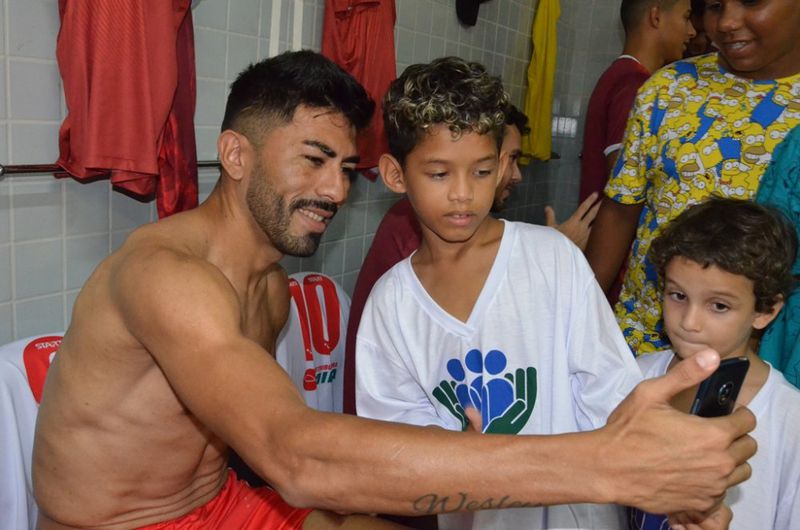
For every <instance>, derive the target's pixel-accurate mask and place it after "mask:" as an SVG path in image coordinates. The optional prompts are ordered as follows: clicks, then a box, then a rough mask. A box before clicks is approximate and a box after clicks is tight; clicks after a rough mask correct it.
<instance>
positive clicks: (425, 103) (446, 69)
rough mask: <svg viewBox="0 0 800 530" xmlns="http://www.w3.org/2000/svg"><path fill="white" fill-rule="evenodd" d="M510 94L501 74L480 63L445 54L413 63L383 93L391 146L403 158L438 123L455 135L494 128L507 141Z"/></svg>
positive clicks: (491, 131)
mask: <svg viewBox="0 0 800 530" xmlns="http://www.w3.org/2000/svg"><path fill="white" fill-rule="evenodd" d="M507 106H508V95H507V94H506V93H505V91H504V90H503V85H502V83H501V81H500V78H498V77H494V76H492V75H490V74H489V73H488V72H487V71H486V68H484V67H483V65H481V64H479V63H474V62H467V61H465V60H463V59H460V58H458V57H442V58H440V59H435V60H433V61H431V62H430V63H427V64H413V65H411V66H409V67H408V68H406V69H405V71H404V72H403V73H402V74H401V75H400V77H398V78H397V79H395V80H394V81H393V82H392V84H391V85H390V86H389V90H388V91H387V92H386V96H384V98H383V117H384V127H385V129H386V135H387V138H388V140H389V151H390V152H391V154H392V156H394V157H395V158H396V159H397V160H398V161H399V162H400V163H401V164H405V159H406V156H407V155H408V153H410V152H411V150H412V149H414V147H415V146H416V145H417V143H418V142H419V141H420V139H421V138H422V135H424V134H427V131H428V130H429V129H430V128H431V127H433V126H435V125H439V124H444V125H447V127H448V128H449V129H450V131H451V132H452V134H453V135H454V137H458V136H460V135H462V134H464V133H466V132H476V133H478V134H492V135H493V136H494V137H495V140H496V141H497V146H498V149H499V147H500V144H501V143H502V141H503V132H504V125H505V112H504V110H505V109H506V108H507Z"/></svg>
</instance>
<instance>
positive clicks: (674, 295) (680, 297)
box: [667, 291, 686, 302]
mask: <svg viewBox="0 0 800 530" xmlns="http://www.w3.org/2000/svg"><path fill="white" fill-rule="evenodd" d="M667 296H669V297H670V298H671V299H672V300H675V301H676V302H683V301H684V300H686V295H685V294H683V293H682V292H680V291H670V292H669V293H667Z"/></svg>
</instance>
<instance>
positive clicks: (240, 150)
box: [218, 51, 375, 256]
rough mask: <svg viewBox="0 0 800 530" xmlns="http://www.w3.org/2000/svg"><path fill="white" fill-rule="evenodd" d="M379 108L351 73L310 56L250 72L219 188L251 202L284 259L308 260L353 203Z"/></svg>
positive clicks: (228, 110)
mask: <svg viewBox="0 0 800 530" xmlns="http://www.w3.org/2000/svg"><path fill="white" fill-rule="evenodd" d="M374 107H375V105H374V102H373V101H372V100H371V99H370V98H369V96H368V95H367V93H366V91H365V90H364V88H363V87H362V86H361V85H360V84H359V83H358V82H357V81H356V80H355V79H354V78H353V77H352V76H351V75H350V74H348V73H347V72H345V71H344V70H342V69H341V68H340V67H339V66H337V65H336V64H334V63H333V62H332V61H330V60H329V59H327V58H325V57H323V56H322V55H320V54H318V53H314V52H310V51H298V52H287V53H283V54H281V55H278V56H276V57H272V58H270V59H266V60H264V61H261V62H259V63H256V64H252V65H250V66H249V67H248V68H246V69H245V70H244V71H243V72H242V73H241V74H239V76H238V77H237V78H236V80H235V81H234V82H233V84H232V85H231V91H230V94H229V96H228V101H227V105H226V107H225V115H224V118H223V121H222V132H221V133H220V137H219V140H218V149H219V152H220V161H221V164H222V173H223V174H224V175H226V176H227V177H230V178H221V179H220V183H219V184H218V186H220V185H222V186H226V187H231V186H232V185H234V184H236V183H238V182H241V183H242V185H241V186H239V185H236V186H235V187H236V188H237V190H238V189H239V188H241V192H239V191H237V192H236V193H242V194H243V195H245V196H246V199H245V200H246V205H247V208H248V209H249V211H250V213H251V214H252V216H253V219H254V221H255V223H256V224H257V225H258V227H259V228H260V229H261V231H263V232H264V234H266V236H267V237H268V238H269V239H270V241H271V242H272V244H273V245H274V246H275V247H276V248H277V249H278V250H279V251H281V252H282V253H284V254H290V255H296V256H308V255H311V254H313V252H314V251H315V250H316V248H317V246H318V244H319V240H320V238H321V236H322V234H323V232H324V230H325V227H326V226H327V225H328V223H329V222H330V220H331V219H332V218H333V215H334V214H335V213H336V210H337V209H338V207H339V206H340V205H341V203H342V202H343V201H344V199H345V198H346V197H347V192H348V190H349V186H350V178H351V177H352V176H353V175H354V174H355V164H356V162H357V161H358V157H357V153H356V144H355V135H356V131H358V130H361V129H363V128H364V127H366V126H367V124H368V123H369V120H370V118H371V117H372V113H373V111H374Z"/></svg>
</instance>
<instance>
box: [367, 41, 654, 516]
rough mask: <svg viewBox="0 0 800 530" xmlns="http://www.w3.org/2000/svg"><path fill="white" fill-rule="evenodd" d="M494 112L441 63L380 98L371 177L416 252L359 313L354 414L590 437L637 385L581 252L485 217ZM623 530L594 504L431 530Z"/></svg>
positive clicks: (561, 239) (457, 65)
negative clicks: (380, 140) (380, 135)
mask: <svg viewBox="0 0 800 530" xmlns="http://www.w3.org/2000/svg"><path fill="white" fill-rule="evenodd" d="M506 103H507V96H506V94H505V92H504V91H503V88H502V85H501V83H500V81H499V79H497V78H494V77H492V76H490V75H489V74H488V73H487V72H486V70H485V69H484V68H483V67H482V66H481V65H479V64H477V63H468V62H465V61H463V60H461V59H457V58H453V57H449V58H443V59H437V60H435V61H433V62H432V63H430V64H418V65H412V66H410V67H408V68H407V69H406V71H405V72H404V73H403V74H402V75H401V76H400V78H398V79H397V80H396V81H395V82H394V83H392V85H391V86H390V88H389V91H388V93H387V95H386V97H385V100H384V104H383V109H384V113H385V126H386V130H387V134H388V139H389V149H390V151H391V153H390V154H385V155H383V156H382V157H381V159H380V166H379V167H380V171H381V175H382V177H383V179H384V182H385V183H386V185H387V186H388V187H389V188H390V189H391V190H393V191H395V192H398V193H406V194H407V195H408V198H409V200H410V202H411V204H412V206H413V208H414V211H415V213H416V215H417V218H418V220H419V222H420V225H421V229H422V242H421V245H420V247H419V249H418V250H417V251H416V252H415V253H414V254H412V255H411V256H410V257H408V258H406V259H405V260H404V261H401V262H400V263H398V264H397V265H395V266H394V267H393V268H392V269H390V270H389V271H388V272H387V273H386V274H385V275H384V276H383V277H382V278H381V279H380V280H379V281H378V282H377V283H376V285H375V287H374V288H373V290H372V293H371V294H370V297H369V299H368V301H367V304H366V306H365V309H364V313H363V316H362V319H361V324H360V327H359V331H358V336H357V341H356V356H357V364H356V369H357V374H356V388H357V394H356V396H357V397H356V399H357V410H358V413H359V414H360V415H362V416H367V417H371V418H378V419H384V420H393V421H400V422H405V423H411V424H415V425H432V426H439V427H442V428H445V429H451V430H463V429H466V428H467V427H468V425H469V422H468V419H467V415H466V411H467V409H468V408H475V409H476V410H477V412H479V413H480V418H481V420H480V423H481V427H482V429H481V430H482V431H483V432H485V433H505V434H553V433H564V432H574V431H578V430H590V429H595V428H598V427H601V426H602V425H604V424H605V422H606V419H607V417H608V414H609V413H610V412H611V411H612V410H613V408H614V407H615V406H616V405H617V404H618V403H619V401H620V400H621V399H622V398H623V397H624V396H625V395H626V394H627V393H628V392H629V391H630V390H631V389H632V388H633V387H634V386H635V385H636V383H637V382H638V381H639V380H640V378H641V375H640V374H639V371H638V369H637V367H636V363H635V362H634V360H633V358H632V357H631V355H630V352H629V351H628V349H627V346H626V344H625V342H624V340H623V338H622V335H621V333H620V332H619V328H618V327H617V326H616V323H615V321H614V317H613V315H612V313H611V310H610V308H609V306H608V304H607V302H606V301H605V297H604V295H603V293H602V291H601V290H600V288H599V286H598V285H597V283H596V282H595V280H594V276H593V274H592V271H591V269H590V268H589V266H588V264H587V263H586V260H585V259H584V257H583V255H582V254H581V251H580V250H579V249H578V248H577V247H576V246H575V245H573V244H572V243H571V242H570V241H569V240H568V239H567V238H566V237H565V236H563V235H562V234H560V233H559V232H558V231H556V230H553V229H552V228H547V227H542V226H535V225H529V224H524V223H514V222H508V221H502V220H498V219H495V218H493V217H491V216H490V215H489V210H490V208H491V206H492V202H493V199H494V194H495V188H496V186H497V182H498V178H499V177H498V175H502V174H503V171H504V168H505V165H506V164H507V163H508V160H507V159H506V157H505V156H500V155H499V146H500V142H501V139H502V132H503V126H504V115H503V109H504V108H505V107H506ZM481 465H482V461H481V455H475V466H478V467H480V466H481ZM450 501H452V499H450ZM431 502H437V501H435V500H432V501H431ZM445 502H446V501H445ZM491 502H493V503H494V504H491V506H496V507H507V506H506V505H507V502H508V501H507V499H493V500H492V501H491ZM456 504H457V503H456ZM461 508H462V509H467V510H468V509H469V508H470V507H469V506H462V507H461ZM473 508H474V507H473ZM623 524H624V522H623V521H622V520H621V518H620V511H619V509H618V508H617V507H616V506H608V505H606V506H599V505H567V506H553V507H547V508H545V507H530V506H525V507H520V509H516V510H489V511H482V512H476V513H474V514H470V513H461V514H447V515H444V516H440V517H439V527H440V528H441V529H445V528H458V529H469V528H475V529H477V528H481V529H490V528H492V529H509V528H525V529H536V528H564V529H566V528H570V529H573V528H587V529H588V528H603V529H609V528H620V527H621V525H623Z"/></svg>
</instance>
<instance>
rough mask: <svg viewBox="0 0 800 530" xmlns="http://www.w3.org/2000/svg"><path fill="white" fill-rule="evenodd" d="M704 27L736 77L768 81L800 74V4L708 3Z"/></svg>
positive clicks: (793, 0) (761, 0)
mask: <svg viewBox="0 0 800 530" xmlns="http://www.w3.org/2000/svg"><path fill="white" fill-rule="evenodd" d="M703 26H704V28H705V31H706V33H707V34H708V36H709V38H710V39H711V41H712V42H713V43H714V46H716V47H717V48H718V49H719V59H720V64H721V65H722V66H723V67H724V68H725V69H726V70H728V71H729V72H731V73H733V74H736V75H738V76H741V77H746V78H748V79H755V80H765V79H780V78H783V77H788V76H791V75H793V74H796V73H798V72H800V2H798V0H706V2H705V12H704V13H703Z"/></svg>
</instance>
